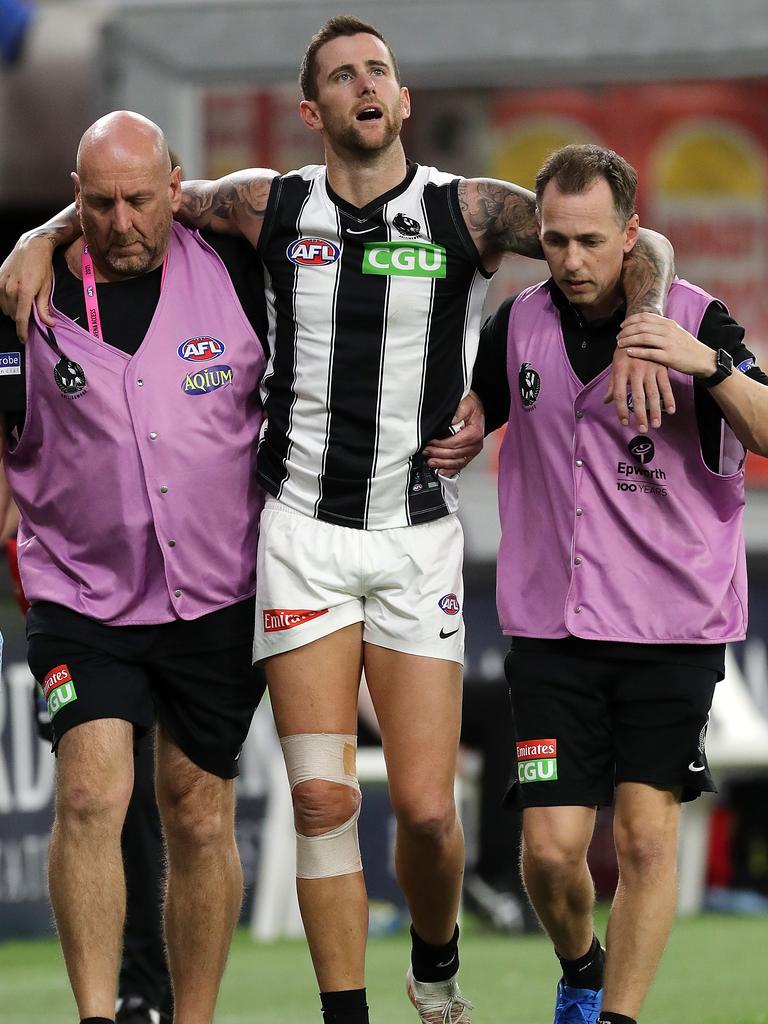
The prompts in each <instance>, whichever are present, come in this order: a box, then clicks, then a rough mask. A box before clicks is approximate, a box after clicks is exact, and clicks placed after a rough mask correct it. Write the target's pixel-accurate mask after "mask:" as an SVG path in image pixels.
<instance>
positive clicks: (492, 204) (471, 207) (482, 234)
mask: <svg viewBox="0 0 768 1024" xmlns="http://www.w3.org/2000/svg"><path fill="white" fill-rule="evenodd" d="M459 204H460V207H461V211H462V213H463V214H464V218H465V220H466V222H467V226H468V227H469V229H470V231H471V232H472V234H473V235H474V236H475V237H477V238H479V239H482V240H484V242H485V247H487V248H488V249H489V250H493V251H496V252H500V253H505V252H515V253H519V254H520V255H521V256H532V257H534V259H543V256H544V254H543V252H542V250H541V244H540V242H539V238H538V228H537V224H536V198H535V196H534V195H533V193H532V192H528V191H527V190H526V189H523V188H520V187H518V186H517V185H511V184H509V183H507V182H503V181H494V180H491V179H481V178H476V179H471V180H466V179H463V180H462V181H460V182H459Z"/></svg>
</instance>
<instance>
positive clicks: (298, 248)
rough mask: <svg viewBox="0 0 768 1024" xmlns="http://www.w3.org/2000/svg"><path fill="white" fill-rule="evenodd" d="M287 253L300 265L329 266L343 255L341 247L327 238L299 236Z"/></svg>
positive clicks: (291, 259)
mask: <svg viewBox="0 0 768 1024" xmlns="http://www.w3.org/2000/svg"><path fill="white" fill-rule="evenodd" d="M285 254H286V256H287V257H288V259H289V260H290V261H291V263H296V264H297V265H298V266H300V267H327V266H328V265H329V264H331V263H335V262H336V260H337V259H338V258H339V256H341V249H339V247H338V246H337V245H334V244H333V242H329V241H328V240H327V239H326V238H297V239H296V241H295V242H291V244H290V245H289V246H288V248H287V249H286V250H285Z"/></svg>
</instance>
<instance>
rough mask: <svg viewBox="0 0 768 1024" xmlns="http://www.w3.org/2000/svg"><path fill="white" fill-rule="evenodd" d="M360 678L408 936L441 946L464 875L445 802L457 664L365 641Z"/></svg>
mask: <svg viewBox="0 0 768 1024" xmlns="http://www.w3.org/2000/svg"><path fill="white" fill-rule="evenodd" d="M365 678H366V680H367V682H368V689H369V690H370V693H371V698H372V700H373V703H374V707H375V708H376V715H377V718H378V720H379V725H380V726H381V737H382V744H383V747H384V757H385V759H386V762H387V778H388V780H389V793H390V799H391V801H392V807H393V809H394V812H395V816H396V818H397V843H396V849H395V863H396V866H397V877H398V880H399V882H400V887H401V888H402V890H403V893H404V895H405V898H406V901H407V903H408V909H409V910H410V912H411V919H412V920H413V927H414V929H415V931H416V933H417V934H418V935H419V937H420V938H422V939H423V940H424V941H425V942H428V943H430V944H431V945H434V946H441V945H445V944H446V943H447V942H449V941H450V939H451V937H452V936H453V932H454V929H455V927H456V917H457V914H458V909H459V899H460V894H461V880H462V877H463V873H464V834H463V832H462V830H461V823H460V822H459V819H458V815H457V813H456V805H455V803H454V799H453V785H454V779H455V775H456V755H457V751H458V744H459V731H460V729H461V666H460V665H459V664H457V663H456V662H454V661H442V660H440V659H438V658H422V657H417V656H415V655H410V654H402V653H400V652H399V651H392V650H388V649H387V648H385V647H377V646H375V645H373V644H366V645H365Z"/></svg>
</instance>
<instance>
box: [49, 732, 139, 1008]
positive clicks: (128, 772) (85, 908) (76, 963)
mask: <svg viewBox="0 0 768 1024" xmlns="http://www.w3.org/2000/svg"><path fill="white" fill-rule="evenodd" d="M132 788H133V726H132V725H131V723H130V722H124V721H121V720H118V719H112V718H109V719H99V720H97V721H94V722H86V723H84V724H83V725H78V726H75V728H73V729H71V730H70V731H69V732H67V733H65V734H64V736H63V737H62V739H61V742H60V744H59V748H58V759H57V765H56V820H55V822H54V826H53V833H52V835H51V845H50V852H49V859H48V875H49V888H50V896H51V903H52V905H53V912H54V915H55V917H56V925H57V928H58V931H59V938H60V940H61V948H62V950H63V952H64V960H65V962H66V965H67V972H68V974H69V980H70V982H71V985H72V991H73V992H74V995H75V1001H76V1002H77V1008H78V1011H79V1013H80V1016H81V1017H107V1018H111V1017H112V1016H113V1015H114V1012H115V990H116V986H117V972H118V968H119V966H120V953H121V949H122V940H123V922H124V919H125V878H124V875H123V858H122V853H121V849H120V833H121V831H122V827H123V819H124V818H125V811H126V808H127V806H128V801H129V799H130V796H131V790H132Z"/></svg>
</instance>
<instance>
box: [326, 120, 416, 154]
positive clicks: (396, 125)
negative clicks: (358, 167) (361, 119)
mask: <svg viewBox="0 0 768 1024" xmlns="http://www.w3.org/2000/svg"><path fill="white" fill-rule="evenodd" d="M383 120H384V122H385V124H384V133H383V136H382V137H381V139H379V140H376V141H374V140H368V139H366V137H365V135H364V134H363V132H362V131H361V130H360V129H359V128H358V127H357V125H354V124H351V125H346V126H345V127H344V128H342V129H341V130H340V131H339V132H338V134H336V135H335V137H334V139H333V142H334V148H335V149H341V150H343V151H344V152H345V153H346V154H347V155H348V156H350V157H351V158H352V159H354V160H356V161H358V162H361V163H369V162H372V161H374V160H376V158H377V157H378V156H379V155H380V154H381V153H384V152H386V151H387V150H388V149H389V148H390V147H391V146H392V144H393V143H394V142H396V141H397V140H398V139H399V137H400V131H401V129H402V127H403V119H402V117H401V116H392V115H390V114H388V113H386V112H385V113H384V115H383Z"/></svg>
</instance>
